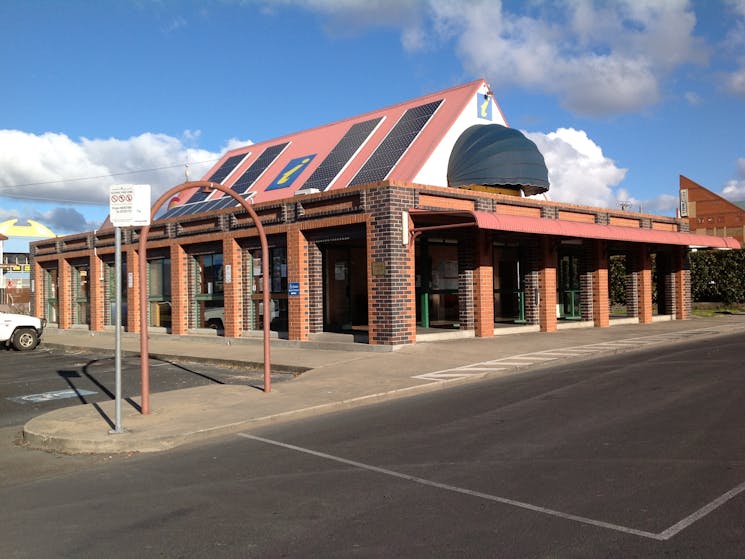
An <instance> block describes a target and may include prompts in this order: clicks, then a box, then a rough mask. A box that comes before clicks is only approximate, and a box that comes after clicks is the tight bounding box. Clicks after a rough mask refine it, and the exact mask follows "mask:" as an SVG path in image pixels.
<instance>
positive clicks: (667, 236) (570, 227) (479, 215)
mask: <svg viewBox="0 0 745 559" xmlns="http://www.w3.org/2000/svg"><path fill="white" fill-rule="evenodd" d="M409 213H410V214H411V216H412V219H414V220H415V224H416V218H417V217H423V216H429V217H446V218H454V219H455V220H459V221H456V222H452V223H451V224H453V225H456V224H457V225H463V224H473V225H474V226H475V227H479V228H481V229H492V230H495V231H511V232H514V233H529V234H535V235H552V236H556V237H574V238H581V239H603V240H607V241H625V242H630V243H650V244H661V245H679V246H688V247H701V248H724V249H738V248H740V243H739V242H738V241H736V240H735V239H733V238H732V237H715V236H713V235H696V234H694V233H683V232H676V231H658V230H656V229H642V228H634V227H620V226H617V225H601V224H597V223H582V222H575V221H564V220H560V219H548V218H538V217H528V216H518V215H504V214H494V213H491V212H479V211H470V210H459V211H431V210H417V209H414V210H411V211H410V212H409Z"/></svg>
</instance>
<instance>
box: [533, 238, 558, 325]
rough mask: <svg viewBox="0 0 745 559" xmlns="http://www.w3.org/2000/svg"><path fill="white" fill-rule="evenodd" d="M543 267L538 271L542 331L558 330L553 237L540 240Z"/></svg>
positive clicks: (539, 317) (555, 259)
mask: <svg viewBox="0 0 745 559" xmlns="http://www.w3.org/2000/svg"><path fill="white" fill-rule="evenodd" d="M539 249H540V252H539V255H540V257H541V268H540V270H539V271H538V299H539V302H538V324H539V326H540V328H541V332H555V331H556V261H557V254H556V247H555V243H554V239H553V237H541V238H540V241H539Z"/></svg>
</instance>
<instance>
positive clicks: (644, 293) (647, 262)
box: [633, 245, 652, 324]
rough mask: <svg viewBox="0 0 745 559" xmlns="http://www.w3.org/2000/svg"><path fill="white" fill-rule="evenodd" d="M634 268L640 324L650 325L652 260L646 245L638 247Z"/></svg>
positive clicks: (634, 258)
mask: <svg viewBox="0 0 745 559" xmlns="http://www.w3.org/2000/svg"><path fill="white" fill-rule="evenodd" d="M633 266H634V274H635V275H636V290H637V301H638V304H639V308H638V317H639V322H640V323H642V324H649V323H650V322H652V259H651V257H650V254H649V248H648V247H647V246H646V245H640V246H637V247H636V250H635V251H634V255H633Z"/></svg>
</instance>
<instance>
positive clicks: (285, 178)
mask: <svg viewBox="0 0 745 559" xmlns="http://www.w3.org/2000/svg"><path fill="white" fill-rule="evenodd" d="M315 156H316V154H315V153H314V154H313V155H304V156H303V157H296V158H295V159H293V160H292V161H290V162H289V163H288V164H287V165H285V168H284V169H282V170H281V171H280V172H279V175H277V178H275V179H274V180H273V181H272V184H270V185H269V186H267V187H266V189H267V190H277V189H279V188H287V187H288V186H290V185H291V184H292V183H293V182H295V179H296V178H298V176H299V175H300V173H302V172H303V169H305V168H306V167H307V166H308V164H309V163H310V162H311V161H313V158H314V157H315Z"/></svg>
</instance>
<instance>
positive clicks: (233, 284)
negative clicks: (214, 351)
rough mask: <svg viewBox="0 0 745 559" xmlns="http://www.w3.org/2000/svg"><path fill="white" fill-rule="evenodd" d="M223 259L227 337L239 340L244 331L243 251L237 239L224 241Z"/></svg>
mask: <svg viewBox="0 0 745 559" xmlns="http://www.w3.org/2000/svg"><path fill="white" fill-rule="evenodd" d="M222 259H223V260H222V262H223V280H224V281H223V308H224V310H225V322H224V327H225V337H226V338H239V337H240V336H241V333H242V331H243V251H242V250H241V247H240V245H239V244H238V243H237V242H236V241H235V239H233V238H229V237H228V238H225V239H223V241H222ZM228 266H230V274H228V273H227V270H228V268H227V267H228ZM228 279H230V282H228Z"/></svg>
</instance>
